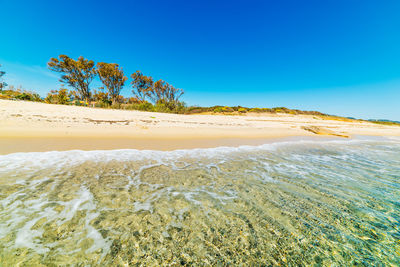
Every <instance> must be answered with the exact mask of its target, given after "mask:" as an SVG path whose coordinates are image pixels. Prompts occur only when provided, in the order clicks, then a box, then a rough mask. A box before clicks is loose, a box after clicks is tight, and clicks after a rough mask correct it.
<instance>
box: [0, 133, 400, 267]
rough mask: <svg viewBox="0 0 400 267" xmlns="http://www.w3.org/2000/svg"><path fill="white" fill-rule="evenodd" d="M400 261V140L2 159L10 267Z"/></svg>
mask: <svg viewBox="0 0 400 267" xmlns="http://www.w3.org/2000/svg"><path fill="white" fill-rule="evenodd" d="M131 265H139V266H140V265H143V266H160V265H161V266H170V265H173V266H177V265H184V266H186V265H195V266H198V265H200V266H208V265H218V266H235V265H250V266H310V265H312V266H354V265H359V266H399V265H400V139H398V138H397V139H396V138H395V137H393V138H370V137H357V138H354V139H350V140H336V139H335V140H294V141H281V142H274V143H268V144H264V145H260V146H240V147H217V148H209V149H190V150H175V151H154V150H152V151H150V150H132V149H128V150H108V151H78V150H74V151H51V152H32V153H13V154H8V155H2V156H0V266H131Z"/></svg>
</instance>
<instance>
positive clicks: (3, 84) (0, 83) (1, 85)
mask: <svg viewBox="0 0 400 267" xmlns="http://www.w3.org/2000/svg"><path fill="white" fill-rule="evenodd" d="M0 67H1V64H0ZM5 74H6V72H5V71H0V92H1V91H3V88H4V87H6V86H7V85H8V84H7V83H6V82H3V78H2V77H3V76H4V75H5Z"/></svg>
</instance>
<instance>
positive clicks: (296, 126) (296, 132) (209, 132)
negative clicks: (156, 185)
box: [0, 100, 400, 154]
mask: <svg viewBox="0 0 400 267" xmlns="http://www.w3.org/2000/svg"><path fill="white" fill-rule="evenodd" d="M310 129H311V131H310ZM315 129H317V130H318V131H315ZM319 130H320V131H319ZM315 132H317V133H321V134H324V135H321V136H324V137H333V136H354V135H371V136H400V127H399V126H390V125H381V124H375V123H370V122H364V121H357V120H345V121H341V120H329V119H326V118H322V117H320V116H315V115H290V114H265V113H262V114H257V113H247V114H244V115H240V116H239V115H236V116H231V115H178V114H167V113H153V112H141V111H130V110H129V111H128V110H111V109H100V108H89V107H79V106H66V105H51V104H44V103H37V102H25V101H10V100H0V154H8V153H13V152H32V151H51V150H73V149H82V150H102V149H124V148H126V149H152V150H173V149H184V148H197V147H198V148H200V147H201V148H204V147H216V146H237V145H258V144H262V143H265V142H268V140H271V139H277V138H290V137H296V136H307V137H317V136H319V135H317V134H316V133H315Z"/></svg>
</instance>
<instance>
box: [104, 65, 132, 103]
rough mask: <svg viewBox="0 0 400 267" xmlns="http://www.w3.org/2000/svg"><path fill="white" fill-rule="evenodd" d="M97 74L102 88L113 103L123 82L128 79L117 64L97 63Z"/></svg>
mask: <svg viewBox="0 0 400 267" xmlns="http://www.w3.org/2000/svg"><path fill="white" fill-rule="evenodd" d="M97 73H98V74H99V78H100V80H101V82H102V83H103V84H104V86H105V87H106V88H107V90H108V93H109V95H110V97H111V100H112V103H115V101H116V100H117V98H118V96H119V93H120V92H121V89H122V87H123V86H124V84H125V81H126V80H127V79H128V78H127V77H126V76H125V75H124V72H123V70H122V68H119V65H118V64H115V63H105V62H99V63H97Z"/></svg>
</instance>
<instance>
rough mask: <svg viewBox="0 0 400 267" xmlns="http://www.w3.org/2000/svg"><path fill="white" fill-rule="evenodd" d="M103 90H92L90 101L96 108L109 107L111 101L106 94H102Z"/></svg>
mask: <svg viewBox="0 0 400 267" xmlns="http://www.w3.org/2000/svg"><path fill="white" fill-rule="evenodd" d="M103 89H104V88H102V87H101V88H99V91H96V90H94V92H93V94H92V99H93V100H94V101H95V102H96V104H95V106H96V107H108V106H111V104H112V101H111V100H110V99H109V96H108V93H105V92H103Z"/></svg>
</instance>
